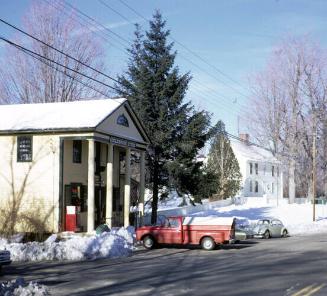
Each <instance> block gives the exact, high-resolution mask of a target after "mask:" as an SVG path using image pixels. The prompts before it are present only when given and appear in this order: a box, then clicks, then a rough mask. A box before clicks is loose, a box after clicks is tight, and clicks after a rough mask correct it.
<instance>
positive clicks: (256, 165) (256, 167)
mask: <svg viewBox="0 0 327 296" xmlns="http://www.w3.org/2000/svg"><path fill="white" fill-rule="evenodd" d="M254 166H255V174H256V175H258V171H259V165H258V164H257V163H256V164H255V165H254Z"/></svg>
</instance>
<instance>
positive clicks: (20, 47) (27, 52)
mask: <svg viewBox="0 0 327 296" xmlns="http://www.w3.org/2000/svg"><path fill="white" fill-rule="evenodd" d="M44 1H47V0H44ZM99 2H101V3H102V2H103V1H101V0H99ZM121 2H122V1H121ZM69 6H70V7H71V8H72V9H75V10H77V11H80V10H78V9H76V8H75V7H73V6H71V5H69ZM81 13H82V12H81ZM116 13H117V12H116ZM82 14H83V13H82ZM83 15H84V16H86V14H83ZM142 18H143V17H142ZM91 19H92V20H93V18H91ZM145 20H146V19H145ZM0 21H1V22H2V23H4V24H6V25H8V26H10V27H12V28H14V29H16V30H18V31H19V32H21V33H23V34H25V35H26V36H29V37H31V38H33V39H34V40H36V41H38V42H40V43H42V44H44V45H46V46H49V47H50V48H52V49H53V50H56V51H57V52H59V53H61V54H63V55H65V56H67V57H69V58H71V59H73V60H75V61H76V62H79V63H81V64H82V65H84V66H86V67H88V68H90V69H92V70H93V71H95V72H97V73H98V74H101V75H104V76H105V77H107V78H109V79H111V80H113V81H115V82H117V83H119V81H118V80H116V79H114V78H112V77H111V76H109V75H107V74H105V73H103V72H101V71H99V70H97V69H95V68H93V67H92V66H89V65H87V64H85V63H83V62H81V61H79V60H78V59H76V58H74V57H73V56H71V55H69V54H67V53H65V52H63V51H61V50H58V49H57V48H55V47H53V46H51V45H49V44H47V43H45V42H43V41H42V40H40V39H38V38H36V37H35V36H32V35H31V34H29V33H27V32H25V31H23V30H22V29H19V28H18V27H16V26H14V25H12V24H10V23H8V22H6V21H4V20H3V19H0ZM93 21H95V20H93ZM91 32H93V31H91ZM0 39H1V40H3V41H5V42H7V43H9V44H10V45H12V46H14V47H15V48H17V49H19V50H21V51H23V52H24V53H26V54H28V55H30V56H32V57H33V58H35V59H37V60H39V61H40V62H43V63H45V64H46V65H47V66H49V67H51V68H53V69H55V70H57V71H59V72H61V73H63V74H64V75H67V76H68V77H70V78H71V79H74V80H76V81H77V82H79V83H81V84H83V85H84V86H86V87H89V88H91V89H93V90H94V91H96V92H98V93H101V94H102V95H104V96H105V97H108V95H107V94H105V93H103V92H101V91H99V90H97V89H95V88H94V87H92V86H91V85H88V84H86V83H84V82H83V81H80V80H78V79H77V78H76V77H73V76H71V75H69V74H68V73H65V72H63V71H61V70H60V69H58V68H55V67H53V65H51V64H50V63H49V62H51V63H55V64H57V65H58V66H61V67H64V68H66V69H68V70H70V71H73V72H75V73H77V74H79V75H81V76H84V77H86V78H87V79H90V80H93V81H95V82H97V83H100V84H102V85H104V86H106V87H108V88H110V89H113V90H115V91H120V90H118V89H116V88H115V87H112V86H110V85H108V84H106V83H103V82H102V81H100V80H97V79H94V78H92V77H90V76H88V75H85V74H83V73H81V72H79V71H76V70H74V69H72V68H70V67H67V66H65V65H62V64H60V63H58V62H56V61H53V60H51V59H49V58H46V57H44V56H42V55H40V54H38V53H36V52H33V51H31V50H29V49H27V48H24V47H23V46H21V45H18V44H16V43H14V42H12V41H10V40H8V39H6V38H3V37H1V38H0ZM125 41H126V40H125ZM126 42H129V41H126ZM42 59H45V60H47V61H48V62H46V61H44V60H42ZM193 64H194V63H193ZM197 67H198V66H197ZM200 85H201V84H200ZM201 86H202V85H201ZM202 87H203V88H205V86H202ZM127 95H128V94H127ZM225 99H226V97H225ZM220 103H221V101H220ZM212 104H215V103H212ZM225 106H226V105H225ZM226 108H227V107H226ZM228 111H231V110H230V109H228ZM230 135H232V134H230ZM232 136H233V137H236V138H238V137H237V136H235V135H232Z"/></svg>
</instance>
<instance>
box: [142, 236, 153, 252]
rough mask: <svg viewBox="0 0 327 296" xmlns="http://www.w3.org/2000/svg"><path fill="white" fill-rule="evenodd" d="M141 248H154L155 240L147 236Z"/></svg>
mask: <svg viewBox="0 0 327 296" xmlns="http://www.w3.org/2000/svg"><path fill="white" fill-rule="evenodd" d="M142 241H143V246H144V248H146V249H148V250H151V249H153V248H154V245H155V240H154V238H153V237H152V236H151V235H147V236H145V237H144V238H143V240H142Z"/></svg>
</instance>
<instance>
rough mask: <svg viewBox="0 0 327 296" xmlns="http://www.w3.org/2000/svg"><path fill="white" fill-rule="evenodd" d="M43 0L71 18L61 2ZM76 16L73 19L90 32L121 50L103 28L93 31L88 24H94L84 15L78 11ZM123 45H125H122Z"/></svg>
mask: <svg viewBox="0 0 327 296" xmlns="http://www.w3.org/2000/svg"><path fill="white" fill-rule="evenodd" d="M43 1H44V2H46V3H48V4H49V5H50V6H52V7H53V8H55V9H56V10H58V11H60V12H62V13H64V14H65V15H67V17H68V18H70V19H72V16H71V15H69V14H68V13H67V10H66V9H65V6H64V5H63V4H62V3H61V2H56V3H54V2H51V1H48V0H43ZM75 16H76V18H78V19H75V18H74V21H76V22H78V23H79V24H80V25H81V26H83V27H85V28H86V29H87V30H88V31H89V32H90V33H92V34H96V35H97V36H99V37H101V38H102V39H103V40H104V41H105V42H107V43H109V44H110V45H111V46H112V47H115V48H116V49H118V50H120V51H121V50H123V49H122V48H121V47H119V46H118V45H116V44H115V43H113V42H112V41H111V40H109V39H108V38H109V36H110V38H111V35H109V34H108V33H107V32H106V31H103V30H99V31H95V30H92V29H90V28H89V25H90V26H94V24H93V23H92V22H91V21H89V20H88V19H86V18H85V17H83V16H81V15H79V14H78V13H77V14H76V15H75ZM123 46H124V47H125V45H123Z"/></svg>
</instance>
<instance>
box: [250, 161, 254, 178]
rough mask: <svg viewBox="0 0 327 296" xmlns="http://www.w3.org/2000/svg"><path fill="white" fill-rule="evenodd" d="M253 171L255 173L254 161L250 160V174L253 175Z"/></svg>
mask: <svg viewBox="0 0 327 296" xmlns="http://www.w3.org/2000/svg"><path fill="white" fill-rule="evenodd" d="M252 173H253V164H252V162H250V175H252Z"/></svg>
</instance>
